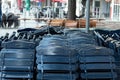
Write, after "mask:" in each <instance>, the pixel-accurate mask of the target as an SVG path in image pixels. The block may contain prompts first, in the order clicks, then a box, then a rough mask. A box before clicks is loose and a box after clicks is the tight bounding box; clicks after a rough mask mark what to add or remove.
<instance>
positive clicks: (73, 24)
mask: <svg viewBox="0 0 120 80" xmlns="http://www.w3.org/2000/svg"><path fill="white" fill-rule="evenodd" d="M64 26H65V27H66V28H78V21H75V20H65V25H64Z"/></svg>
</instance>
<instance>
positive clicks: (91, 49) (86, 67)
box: [79, 44, 117, 80]
mask: <svg viewBox="0 0 120 80" xmlns="http://www.w3.org/2000/svg"><path fill="white" fill-rule="evenodd" d="M113 55H114V52H113V51H112V50H111V49H108V48H105V47H98V46H92V45H90V44H89V45H88V44H86V45H85V44H84V45H80V50H79V62H80V66H79V67H80V70H81V71H80V78H81V79H82V80H116V79H117V73H116V72H115V69H116V65H115V59H114V57H113Z"/></svg>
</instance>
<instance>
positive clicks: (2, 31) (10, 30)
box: [0, 28, 17, 37]
mask: <svg viewBox="0 0 120 80" xmlns="http://www.w3.org/2000/svg"><path fill="white" fill-rule="evenodd" d="M13 31H15V32H16V31H17V29H3V28H0V37H1V36H4V35H5V34H6V33H9V34H10V35H11V34H12V33H13Z"/></svg>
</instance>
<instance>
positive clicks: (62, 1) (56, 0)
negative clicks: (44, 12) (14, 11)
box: [52, 0, 67, 3]
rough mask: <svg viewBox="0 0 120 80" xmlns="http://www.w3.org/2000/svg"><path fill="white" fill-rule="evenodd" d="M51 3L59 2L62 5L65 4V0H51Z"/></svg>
mask: <svg viewBox="0 0 120 80" xmlns="http://www.w3.org/2000/svg"><path fill="white" fill-rule="evenodd" d="M52 2H61V3H64V2H67V0H52Z"/></svg>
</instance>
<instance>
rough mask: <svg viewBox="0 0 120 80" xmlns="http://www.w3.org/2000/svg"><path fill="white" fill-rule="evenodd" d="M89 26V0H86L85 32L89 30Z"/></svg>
mask: <svg viewBox="0 0 120 80" xmlns="http://www.w3.org/2000/svg"><path fill="white" fill-rule="evenodd" d="M89 27H90V0H87V2H86V33H88V32H89Z"/></svg>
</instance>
